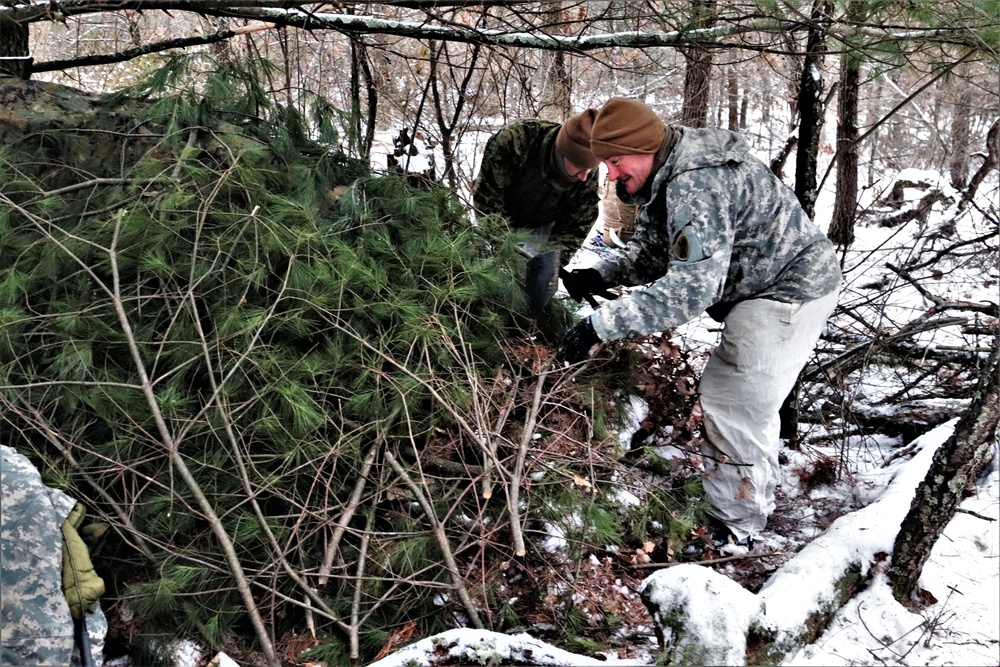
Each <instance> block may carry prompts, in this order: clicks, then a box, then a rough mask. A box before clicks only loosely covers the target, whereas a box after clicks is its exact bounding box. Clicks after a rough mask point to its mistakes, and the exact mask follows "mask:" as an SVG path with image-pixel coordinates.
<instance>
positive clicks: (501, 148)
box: [472, 119, 597, 250]
mask: <svg viewBox="0 0 1000 667" xmlns="http://www.w3.org/2000/svg"><path fill="white" fill-rule="evenodd" d="M560 127H561V126H560V125H559V124H558V123H553V122H551V121H547V120H536V119H526V120H517V121H514V122H513V123H510V124H509V125H507V126H506V127H504V128H503V129H501V130H500V131H499V132H497V133H496V134H494V135H493V136H492V137H490V139H489V141H487V142H486V149H485V150H484V151H483V160H482V165H481V166H480V168H479V175H478V176H477V177H476V182H475V184H474V185H473V187H472V203H473V206H475V208H476V210H477V211H478V212H479V213H482V214H488V213H499V214H500V215H503V216H506V218H507V219H508V220H509V221H510V224H511V227H514V228H520V229H538V228H540V227H544V226H546V225H548V224H550V223H552V225H553V227H552V231H551V234H550V236H549V238H550V240H551V241H552V242H553V243H555V244H557V245H560V246H562V247H563V248H566V249H572V250H576V249H577V248H578V247H579V246H580V244H581V242H582V241H583V240H584V239H585V238H586V236H587V232H589V231H590V228H591V227H592V226H593V224H594V222H595V221H596V220H597V170H596V169H594V170H592V171H591V172H590V176H589V177H588V178H587V180H586V181H577V180H572V179H570V178H569V176H567V175H566V172H565V169H564V168H563V166H562V162H561V158H560V157H559V156H558V155H557V154H556V150H555V144H556V135H557V134H558V133H559V128H560Z"/></svg>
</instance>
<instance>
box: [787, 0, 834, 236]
mask: <svg viewBox="0 0 1000 667" xmlns="http://www.w3.org/2000/svg"><path fill="white" fill-rule="evenodd" d="M831 5H832V3H830V1H829V0H815V2H814V4H813V8H812V14H811V19H812V20H811V22H810V26H809V33H808V38H807V39H806V56H805V59H804V60H803V62H802V77H801V79H800V82H799V96H798V100H799V104H798V106H799V118H800V122H799V150H798V153H797V154H796V159H795V195H796V196H797V197H798V198H799V203H800V204H802V208H804V209H805V211H806V214H807V215H808V216H809V217H810V218H812V217H813V214H814V213H815V211H816V163H817V160H818V156H819V140H820V135H821V133H822V131H823V116H824V109H823V79H822V71H823V57H824V55H825V54H826V32H825V31H824V30H823V26H822V23H823V22H824V21H825V20H826V17H827V16H828V15H829V13H830V11H831V10H832V6H831Z"/></svg>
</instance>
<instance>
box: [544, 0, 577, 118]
mask: <svg viewBox="0 0 1000 667" xmlns="http://www.w3.org/2000/svg"><path fill="white" fill-rule="evenodd" d="M562 4H563V3H562V2H557V3H555V5H554V9H552V10H551V11H547V12H545V14H544V17H545V20H546V22H547V23H548V24H549V25H552V26H554V27H553V28H552V32H553V33H554V34H556V35H566V34H567V32H566V26H567V25H568V24H569V21H568V20H566V19H567V17H566V16H565V10H564V9H563V7H562ZM546 59H548V61H549V62H548V65H549V66H548V69H547V70H546V73H545V86H544V87H543V88H542V96H541V100H539V109H538V115H539V117H540V118H544V119H546V120H552V121H555V122H557V123H561V122H563V121H564V120H566V119H567V118H569V117H570V116H571V115H573V103H572V94H573V80H572V79H571V78H570V74H569V65H568V64H567V62H566V59H567V55H566V53H565V52H564V51H556V52H554V53H552V54H550V55H548V56H546Z"/></svg>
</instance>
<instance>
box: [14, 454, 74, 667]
mask: <svg viewBox="0 0 1000 667" xmlns="http://www.w3.org/2000/svg"><path fill="white" fill-rule="evenodd" d="M0 493H2V501H3V507H2V529H0V665H37V666H38V667H41V666H43V665H58V666H59V667H65V666H66V665H69V664H70V657H71V656H72V654H73V618H72V616H71V615H70V611H69V605H68V604H67V602H66V597H65V595H63V591H62V576H61V574H60V573H61V571H62V532H61V530H60V527H61V526H62V523H63V521H65V520H66V517H68V516H69V513H70V511H71V510H72V509H73V506H74V505H76V501H75V500H73V499H72V498H70V497H69V496H67V495H66V494H65V493H62V492H61V491H57V490H55V489H50V488H48V487H46V486H45V485H44V484H42V480H41V477H40V476H39V474H38V470H36V469H35V466H34V465H32V464H31V462H30V461H28V459H27V458H26V457H25V456H23V455H22V454H19V453H18V452H17V451H15V450H14V449H12V448H11V447H7V446H6V445H0Z"/></svg>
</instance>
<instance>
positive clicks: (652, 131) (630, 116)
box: [590, 97, 667, 160]
mask: <svg viewBox="0 0 1000 667" xmlns="http://www.w3.org/2000/svg"><path fill="white" fill-rule="evenodd" d="M666 131H667V130H666V126H664V125H663V121H661V120H660V117H659V116H657V115H656V112H655V111H653V110H652V109H650V108H649V107H648V106H646V105H645V104H643V103H642V102H636V101H635V100H629V99H625V98H624V97H612V98H611V99H610V100H608V101H607V102H605V103H604V106H603V107H601V110H600V111H599V112H598V114H597V118H596V119H594V127H593V128H592V129H591V131H590V150H591V152H592V153H593V154H594V156H595V157H597V159H598V160H607V159H608V158H611V157H615V156H617V155H638V154H641V153H655V152H656V151H658V150H660V145H661V144H662V143H663V137H664V136H665V135H666Z"/></svg>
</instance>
